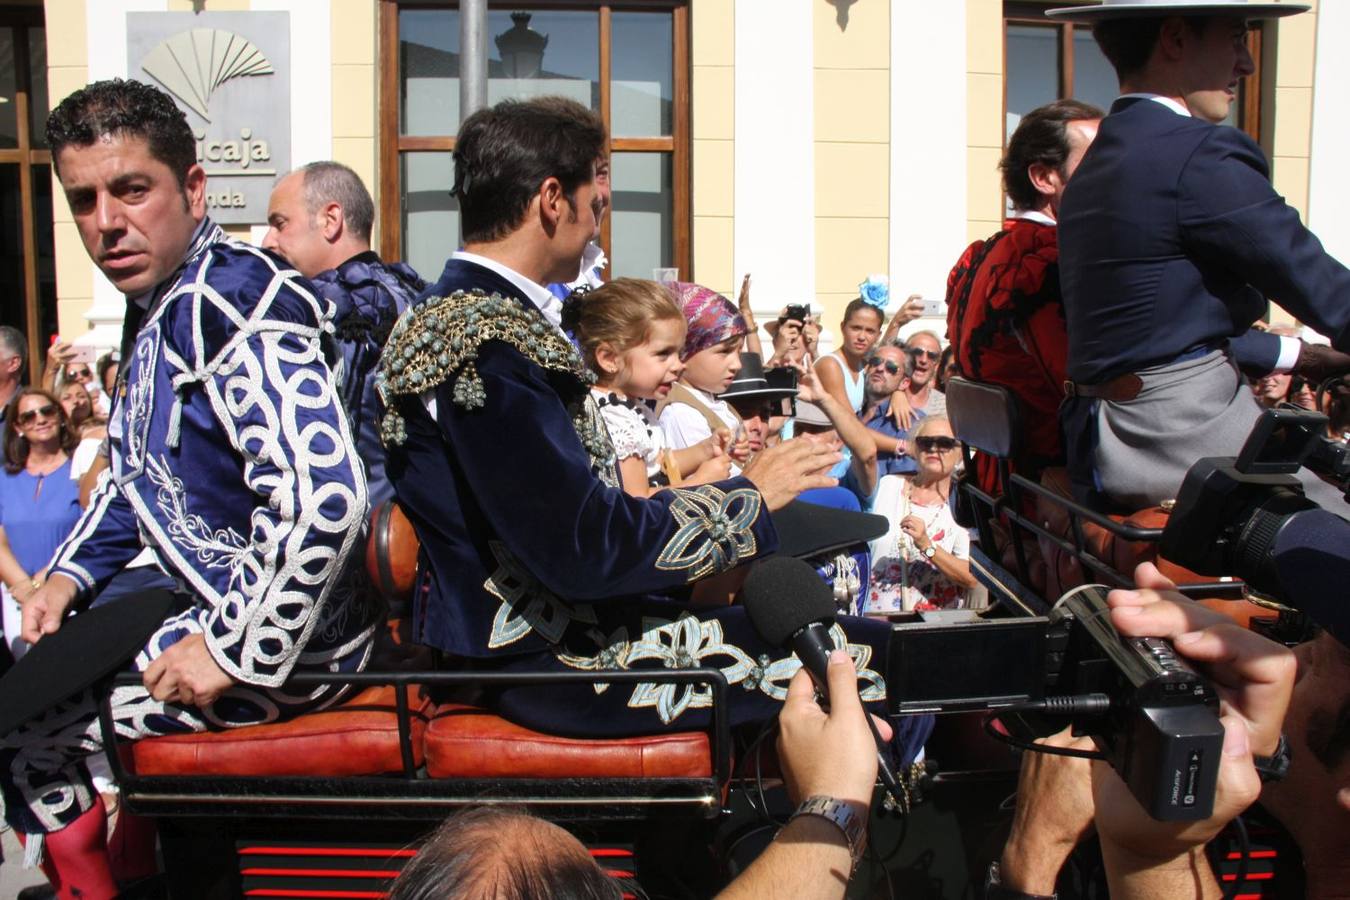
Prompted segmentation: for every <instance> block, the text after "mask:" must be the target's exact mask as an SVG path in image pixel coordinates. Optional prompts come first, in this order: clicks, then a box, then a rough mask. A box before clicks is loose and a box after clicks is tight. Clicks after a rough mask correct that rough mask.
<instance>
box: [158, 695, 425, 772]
mask: <svg viewBox="0 0 1350 900" xmlns="http://www.w3.org/2000/svg"><path fill="white" fill-rule="evenodd" d="M408 711H409V716H408V724H409V738H410V744H411V748H412V752H413V759H414V764H415V765H418V766H420V765H421V764H422V746H423V735H424V733H425V731H426V727H427V720H428V718H429V717H430V715H431V713H432V711H433V705H432V703H431V701H430V700H429V699H427V698H426V696H425V692H424V691H422V690H420V689H418V688H415V687H410V688H409V689H408ZM131 754H132V759H133V769H134V771H135V773H136V774H137V775H138V776H155V775H198V776H202V775H222V776H248V775H264V776H265V775H270V776H275V777H284V776H298V777H310V776H342V775H378V774H381V773H385V772H398V771H400V770H401V769H402V768H403V757H402V751H401V749H400V746H399V732H398V715H397V712H396V706H395V698H394V688H393V687H392V686H390V685H380V686H377V687H370V688H366V689H365V690H362V691H359V692H357V693H356V694H355V695H353V696H352V697H351V698H350V699H348V700H346V701H345V702H343V703H340V704H338V705H337V706H335V707H332V708H330V709H327V710H324V711H322V712H314V713H309V714H307V715H303V716H299V717H297V718H294V719H290V720H289V721H286V722H276V723H274V724H270V725H249V726H245V727H243V728H231V729H227V730H225V731H213V732H202V733H199V734H175V735H169V736H167V737H158V738H150V739H147V740H142V741H137V742H136V743H135V744H134V745H132V749H131Z"/></svg>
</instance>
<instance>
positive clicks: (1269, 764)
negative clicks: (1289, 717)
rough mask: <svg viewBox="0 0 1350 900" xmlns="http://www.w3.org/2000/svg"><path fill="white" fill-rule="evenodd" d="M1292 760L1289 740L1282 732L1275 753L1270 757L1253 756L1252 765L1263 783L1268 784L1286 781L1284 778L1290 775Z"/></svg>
mask: <svg viewBox="0 0 1350 900" xmlns="http://www.w3.org/2000/svg"><path fill="white" fill-rule="evenodd" d="M1292 758H1293V754H1292V753H1290V752H1289V740H1288V738H1286V737H1285V736H1284V732H1280V742H1279V743H1278V744H1276V745H1275V752H1274V753H1272V754H1271V755H1270V756H1253V757H1252V764H1253V765H1254V766H1255V767H1256V774H1258V775H1260V776H1261V783H1262V784H1267V783H1269V782H1272V781H1283V780H1284V776H1286V775H1288V774H1289V763H1290V760H1291V759H1292Z"/></svg>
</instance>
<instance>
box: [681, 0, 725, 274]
mask: <svg viewBox="0 0 1350 900" xmlns="http://www.w3.org/2000/svg"><path fill="white" fill-rule="evenodd" d="M689 16H690V26H689V30H690V43H691V46H690V51H689V59H690V64H691V67H692V69H693V71H692V73H691V77H692V96H691V98H690V123H691V126H692V130H693V135H692V141H693V147H692V151H693V162H692V165H693V173H692V174H693V184H692V197H693V207H694V208H693V210H692V213H693V251H692V257H693V268H694V270H693V272H692V273H690V272H685V273H682V274H683V275H684V276H685V277H687V278H692V279H693V280H695V281H697V282H698V283H699V284H702V285H706V286H707V287H710V288H712V289H713V290H715V291H719V292H720V293H722V294H725V295H727V296H729V297H734V296H736V294H735V293H734V292H733V286H734V285H735V283H736V275H735V273H734V272H732V265H733V262H732V261H733V259H734V251H735V229H734V228H733V227H732V226H733V222H734V218H733V217H734V216H735V203H736V191H735V188H736V128H735V123H736V10H735V3H734V0H692V2H691V3H690V13H689Z"/></svg>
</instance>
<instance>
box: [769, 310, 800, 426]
mask: <svg viewBox="0 0 1350 900" xmlns="http://www.w3.org/2000/svg"><path fill="white" fill-rule="evenodd" d="M788 308H789V309H792V307H788ZM800 308H802V309H804V308H805V307H800ZM764 381H765V383H766V384H767V385H768V386H769V389H770V390H774V391H792V394H791V396H788V397H783V398H781V399H779V400H771V401H769V403H770V405H771V406H772V407H773V415H775V416H787V417H788V418H789V419H790V418H792V417H793V416H795V415H797V370H796V369H793V368H791V367H789V366H783V367H782V368H777V369H766V370H765V372H764Z"/></svg>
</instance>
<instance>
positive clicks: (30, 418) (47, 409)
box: [19, 403, 56, 426]
mask: <svg viewBox="0 0 1350 900" xmlns="http://www.w3.org/2000/svg"><path fill="white" fill-rule="evenodd" d="M55 415H56V406H55V404H52V403H48V404H47V405H46V406H39V407H38V408H37V409H30V410H27V411H25V412H21V413H19V424H20V425H24V426H28V425H32V424H33V423H34V422H36V421H37V420H38V417H41V418H44V419H50V418H53V417H54V416H55Z"/></svg>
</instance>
